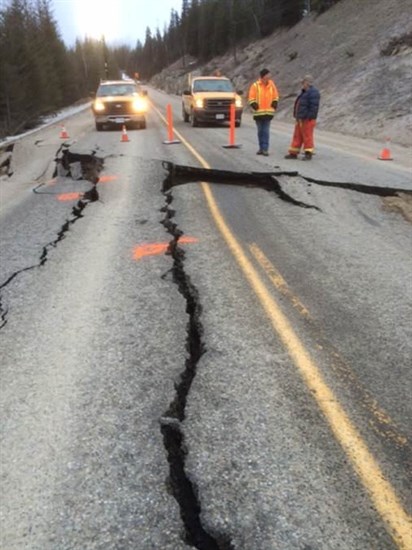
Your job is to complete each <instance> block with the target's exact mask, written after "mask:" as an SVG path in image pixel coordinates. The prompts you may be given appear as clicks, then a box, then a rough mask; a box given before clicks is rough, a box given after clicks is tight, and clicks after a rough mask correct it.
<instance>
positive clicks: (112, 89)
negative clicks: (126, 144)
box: [92, 80, 148, 131]
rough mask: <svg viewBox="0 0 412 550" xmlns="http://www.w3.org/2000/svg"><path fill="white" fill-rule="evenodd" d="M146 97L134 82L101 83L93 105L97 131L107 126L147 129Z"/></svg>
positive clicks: (144, 92)
mask: <svg viewBox="0 0 412 550" xmlns="http://www.w3.org/2000/svg"><path fill="white" fill-rule="evenodd" d="M146 96H147V92H146V91H143V90H141V89H140V88H139V87H138V86H137V84H136V83H135V82H134V81H133V80H106V81H103V82H101V83H100V86H99V87H98V89H97V92H96V98H95V100H94V101H93V105H92V110H93V114H94V120H95V123H96V130H98V131H100V130H103V127H104V126H105V125H106V124H117V125H123V124H124V125H126V126H135V127H136V128H146V113H147V107H148V103H147V97H146Z"/></svg>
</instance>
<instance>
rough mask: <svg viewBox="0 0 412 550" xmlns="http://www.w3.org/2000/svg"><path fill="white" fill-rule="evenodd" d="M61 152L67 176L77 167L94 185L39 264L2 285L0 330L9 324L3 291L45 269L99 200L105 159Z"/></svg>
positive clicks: (84, 194)
mask: <svg viewBox="0 0 412 550" xmlns="http://www.w3.org/2000/svg"><path fill="white" fill-rule="evenodd" d="M61 151H62V155H61V157H57V158H56V162H57V163H59V162H60V163H62V165H63V167H64V169H65V170H66V175H67V176H68V177H71V176H72V174H71V167H72V166H76V178H77V179H79V178H78V177H77V171H78V169H80V171H81V175H82V179H85V180H87V181H90V182H91V183H92V187H91V188H90V189H89V190H87V191H85V192H84V193H82V195H81V198H80V199H79V200H78V201H77V202H76V204H75V205H74V206H73V207H72V210H71V216H70V217H69V218H68V219H66V220H65V222H64V223H63V225H62V226H61V228H60V230H59V231H58V233H57V236H56V238H55V239H53V240H52V241H50V242H49V243H47V244H46V245H45V246H43V249H42V251H41V253H40V257H39V261H38V263H36V264H33V265H30V266H28V267H24V268H22V269H19V270H18V271H15V272H14V273H12V274H11V275H10V277H8V278H7V280H6V281H4V282H3V283H1V284H0V330H1V329H2V328H3V327H4V326H5V325H6V324H7V322H8V313H9V308H8V307H7V306H6V305H4V303H3V296H2V291H3V289H5V288H6V287H7V286H8V285H9V284H10V283H11V282H12V281H13V280H14V279H16V277H18V276H19V275H21V274H22V273H25V272H27V271H31V270H33V269H37V268H40V267H43V266H44V264H45V263H46V262H47V261H48V259H49V253H50V251H51V250H52V249H55V248H56V247H57V245H58V244H59V243H60V242H61V241H62V240H63V239H64V238H65V236H66V233H67V232H68V231H69V230H70V227H71V226H72V225H73V224H75V223H76V222H77V220H79V219H80V218H82V217H83V212H84V209H85V208H86V207H87V205H88V204H90V203H92V202H96V201H97V200H99V194H98V191H97V183H98V181H99V173H100V172H101V170H102V169H103V159H102V158H100V157H96V156H95V154H94V152H92V153H91V154H79V153H71V152H70V150H69V149H65V150H62V148H61V147H60V148H59V150H58V152H57V155H59V153H60V152H61ZM57 170H58V169H57V167H56V171H55V173H57ZM42 185H43V184H42ZM38 187H40V186H38ZM38 187H36V188H34V189H33V192H34V193H37V194H48V193H44V192H43V193H41V192H39V191H38ZM52 194H54V193H52Z"/></svg>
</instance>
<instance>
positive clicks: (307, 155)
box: [302, 151, 312, 160]
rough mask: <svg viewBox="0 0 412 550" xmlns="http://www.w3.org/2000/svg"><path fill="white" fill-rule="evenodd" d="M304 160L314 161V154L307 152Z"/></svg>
mask: <svg viewBox="0 0 412 550" xmlns="http://www.w3.org/2000/svg"><path fill="white" fill-rule="evenodd" d="M302 160H312V153H311V152H310V151H305V156H304V157H303V159H302Z"/></svg>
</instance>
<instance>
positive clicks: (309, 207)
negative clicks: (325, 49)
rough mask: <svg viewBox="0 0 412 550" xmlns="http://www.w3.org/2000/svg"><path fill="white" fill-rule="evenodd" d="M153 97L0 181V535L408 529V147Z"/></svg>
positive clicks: (33, 540)
mask: <svg viewBox="0 0 412 550" xmlns="http://www.w3.org/2000/svg"><path fill="white" fill-rule="evenodd" d="M149 97H150V99H151V102H152V104H151V110H150V114H149V116H148V125H147V129H146V130H129V131H128V137H129V140H130V141H129V142H127V143H123V142H121V140H120V137H121V132H120V131H119V130H108V131H105V132H96V131H95V130H94V123H93V119H92V115H91V113H90V111H89V110H85V111H84V112H83V113H80V114H77V115H75V116H73V117H71V118H69V119H68V120H67V121H66V128H67V130H68V133H69V139H68V140H65V143H64V144H63V143H62V140H60V138H59V127H58V126H57V125H56V126H51V127H49V128H47V129H43V130H40V131H39V132H38V133H36V134H32V135H30V136H27V137H25V138H23V139H21V140H18V141H17V142H16V143H15V144H14V148H13V152H12V153H13V154H12V160H11V163H10V174H11V172H12V175H10V177H7V176H3V177H2V178H1V181H0V192H1V210H0V234H1V265H0V316H1V317H0V320H1V322H0V327H1V328H0V340H1V354H2V366H1V380H2V383H1V417H2V425H1V457H0V463H1V480H2V495H3V497H2V502H1V508H0V518H1V529H0V547H1V548H2V549H3V548H4V549H5V550H22V549H30V550H69V549H70V550H75V549H76V550H80V549H81V550H89V549H90V550H92V549H93V550H94V549H99V550H108V549H115V550H126V549H130V550H132V549H133V550H135V549H138V550H183V549H185V548H199V549H203V550H213V549H222V550H230V549H233V550H280V549H281V550H289V549H291V550H292V549H293V550H294V549H299V550H331V549H333V550H335V549H343V550H348V549H351V550H378V549H379V550H386V549H395V548H402V549H410V548H412V542H411V524H410V516H409V514H410V511H411V508H412V502H411V480H410V473H411V471H412V470H411V443H410V435H411V434H410V426H411V419H412V418H411V417H412V408H411V399H410V394H411V382H412V380H411V371H410V365H411V357H412V321H411V319H412V276H411V273H412V238H411V237H412V225H411V220H410V219H409V218H408V216H409V215H410V208H411V207H410V201H411V192H412V181H411V164H410V160H409V158H408V151H407V150H406V149H405V148H401V147H396V146H395V147H394V149H393V151H392V153H393V156H394V161H392V162H381V161H378V160H377V159H376V157H377V155H378V153H379V149H380V145H379V144H377V143H375V142H372V141H365V140H359V139H356V140H355V139H353V138H350V137H348V136H337V135H336V134H328V133H327V132H319V135H318V146H317V150H316V153H317V154H316V156H315V157H314V159H313V160H312V162H310V163H307V162H301V161H300V160H298V161H288V160H285V159H284V158H283V156H284V154H285V153H286V152H287V147H288V144H289V140H290V137H291V126H290V125H287V124H285V123H278V124H277V123H276V120H275V121H274V122H273V123H272V130H271V154H270V156H269V157H268V158H264V157H258V156H256V154H255V153H256V149H257V146H256V141H257V139H256V129H255V126H254V123H253V120H252V119H251V117H250V115H249V114H246V115H245V117H244V122H243V124H242V127H241V128H240V129H238V130H237V132H236V142H237V144H239V145H241V146H242V147H241V148H239V149H226V148H224V147H223V145H225V144H227V143H228V128H227V127H212V126H210V127H200V128H191V127H190V126H189V125H185V124H184V123H183V121H181V120H180V99H179V98H177V97H169V96H166V95H165V94H163V93H159V92H156V91H154V90H150V91H149ZM168 102H170V103H171V104H172V106H173V110H174V119H175V138H176V139H177V140H179V141H180V143H175V144H165V143H164V141H165V140H167V135H168V134H167V128H166V126H165V112H166V103H168ZM409 152H410V151H409ZM56 158H57V161H56V160H55V159H56Z"/></svg>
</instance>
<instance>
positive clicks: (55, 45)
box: [0, 0, 130, 137]
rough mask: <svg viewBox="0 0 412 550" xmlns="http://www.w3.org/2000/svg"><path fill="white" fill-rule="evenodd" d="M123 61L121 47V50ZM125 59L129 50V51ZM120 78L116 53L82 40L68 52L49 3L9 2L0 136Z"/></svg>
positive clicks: (1, 50) (0, 64)
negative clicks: (101, 82)
mask: <svg viewBox="0 0 412 550" xmlns="http://www.w3.org/2000/svg"><path fill="white" fill-rule="evenodd" d="M117 50H119V54H120V57H122V56H123V57H124V53H125V52H124V51H123V48H117ZM125 50H126V56H129V55H130V51H128V49H127V48H126V49H125ZM106 76H107V77H111V78H118V77H119V66H118V63H117V58H116V49H110V48H107V47H106V45H105V43H104V40H103V39H102V40H93V39H87V38H86V39H84V40H82V41H77V42H76V44H75V46H74V47H73V48H67V47H66V45H65V44H64V42H63V40H62V38H61V37H60V35H59V30H58V25H57V23H56V21H55V20H54V18H53V12H52V8H51V5H50V0H36V1H30V0H11V1H10V2H9V3H8V4H7V5H6V6H5V7H4V2H3V7H2V8H1V10H0V137H4V136H6V135H11V134H14V133H17V132H21V131H23V130H25V129H27V128H30V127H31V126H34V125H35V124H37V123H38V122H39V120H40V119H41V117H42V116H44V115H47V114H48V113H51V112H53V111H56V110H57V109H60V108H62V107H64V106H67V105H71V104H73V103H75V102H76V101H78V100H80V99H82V98H85V97H88V96H89V95H90V93H91V92H92V91H95V90H96V87H97V85H98V82H99V80H100V79H101V78H105V77H106Z"/></svg>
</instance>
